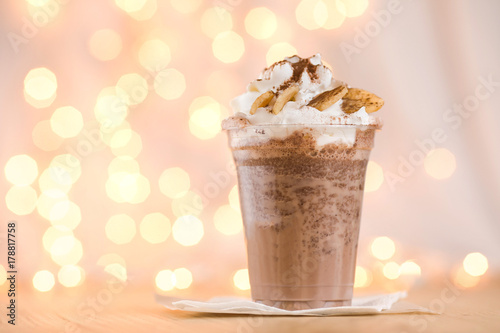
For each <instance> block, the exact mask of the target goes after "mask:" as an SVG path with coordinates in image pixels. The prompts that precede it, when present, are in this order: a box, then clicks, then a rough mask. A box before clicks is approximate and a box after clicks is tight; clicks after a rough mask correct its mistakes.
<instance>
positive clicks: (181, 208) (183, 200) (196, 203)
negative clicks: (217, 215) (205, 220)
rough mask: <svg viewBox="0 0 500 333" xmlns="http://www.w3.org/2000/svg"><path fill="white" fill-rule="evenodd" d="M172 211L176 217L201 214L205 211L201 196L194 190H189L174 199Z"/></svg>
mask: <svg viewBox="0 0 500 333" xmlns="http://www.w3.org/2000/svg"><path fill="white" fill-rule="evenodd" d="M171 206H172V213H173V214H174V215H175V216H176V217H181V216H184V215H193V216H199V215H200V214H201V213H202V212H203V208H204V203H203V199H202V198H201V196H200V195H199V194H197V193H195V192H193V191H187V192H185V193H184V194H182V195H181V196H179V197H178V198H174V199H173V200H172V204H171Z"/></svg>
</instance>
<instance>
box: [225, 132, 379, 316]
mask: <svg viewBox="0 0 500 333" xmlns="http://www.w3.org/2000/svg"><path fill="white" fill-rule="evenodd" d="M297 128H300V127H294V128H290V126H288V127H287V130H288V131H289V132H292V133H291V134H290V135H287V136H285V137H284V138H275V135H269V134H272V132H273V129H274V128H273V127H272V126H251V127H248V128H243V129H233V130H229V131H228V132H229V133H228V134H229V144H230V147H231V148H232V151H233V156H234V160H235V163H236V166H237V171H238V183H239V192H240V198H241V207H242V214H243V222H244V226H245V236H246V241H247V249H248V266H249V274H250V283H251V286H252V298H253V299H254V300H255V301H257V302H261V303H263V304H266V305H271V306H275V307H279V308H283V309H288V310H298V309H309V308H318V307H328V306H342V305H350V304H351V298H352V290H353V281H354V270H355V263H356V249H357V245H358V234H359V224H360V216H361V204H362V199H363V187H364V181H365V171H366V165H367V162H368V157H369V154H370V150H371V148H372V146H373V137H374V132H375V126H368V127H367V126H365V127H359V126H358V127H357V129H356V126H335V125H331V126H307V127H304V126H302V129H297ZM339 131H340V132H341V134H342V132H343V131H350V132H353V134H354V131H355V133H356V134H355V142H354V145H352V146H347V145H345V144H342V143H339V144H336V143H330V144H326V145H324V146H321V147H318V145H317V139H316V138H317V137H319V136H321V134H322V133H323V132H329V134H330V135H331V134H332V133H338V132H339ZM270 137H271V139H269V138H270Z"/></svg>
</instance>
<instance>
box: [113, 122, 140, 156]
mask: <svg viewBox="0 0 500 333" xmlns="http://www.w3.org/2000/svg"><path fill="white" fill-rule="evenodd" d="M110 147H111V152H112V153H113V155H115V156H129V157H132V158H135V157H137V155H139V153H140V152H141V150H142V139H141V136H140V135H139V134H138V133H137V132H135V131H133V130H131V129H123V130H118V131H116V132H115V134H113V136H112V137H111V141H110Z"/></svg>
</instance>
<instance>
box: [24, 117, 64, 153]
mask: <svg viewBox="0 0 500 333" xmlns="http://www.w3.org/2000/svg"><path fill="white" fill-rule="evenodd" d="M31 137H32V139H33V143H34V144H35V146H37V147H38V148H40V149H41V150H43V151H53V150H56V149H57V148H59V147H60V146H61V144H62V143H63V141H64V139H63V138H61V137H60V136H59V135H57V134H55V133H54V131H52V127H51V125H50V120H42V121H40V122H38V123H37V124H36V125H35V127H34V128H33V131H32V132H31Z"/></svg>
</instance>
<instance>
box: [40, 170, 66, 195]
mask: <svg viewBox="0 0 500 333" xmlns="http://www.w3.org/2000/svg"><path fill="white" fill-rule="evenodd" d="M59 171H60V169H58V168H56V167H48V168H47V169H45V170H43V172H42V173H41V174H40V177H38V187H39V188H40V191H42V192H43V191H48V190H59V191H62V192H64V193H68V191H69V190H70V189H71V186H72V182H71V179H70V178H69V177H67V176H66V172H65V171H64V170H63V173H62V174H60V173H59Z"/></svg>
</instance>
